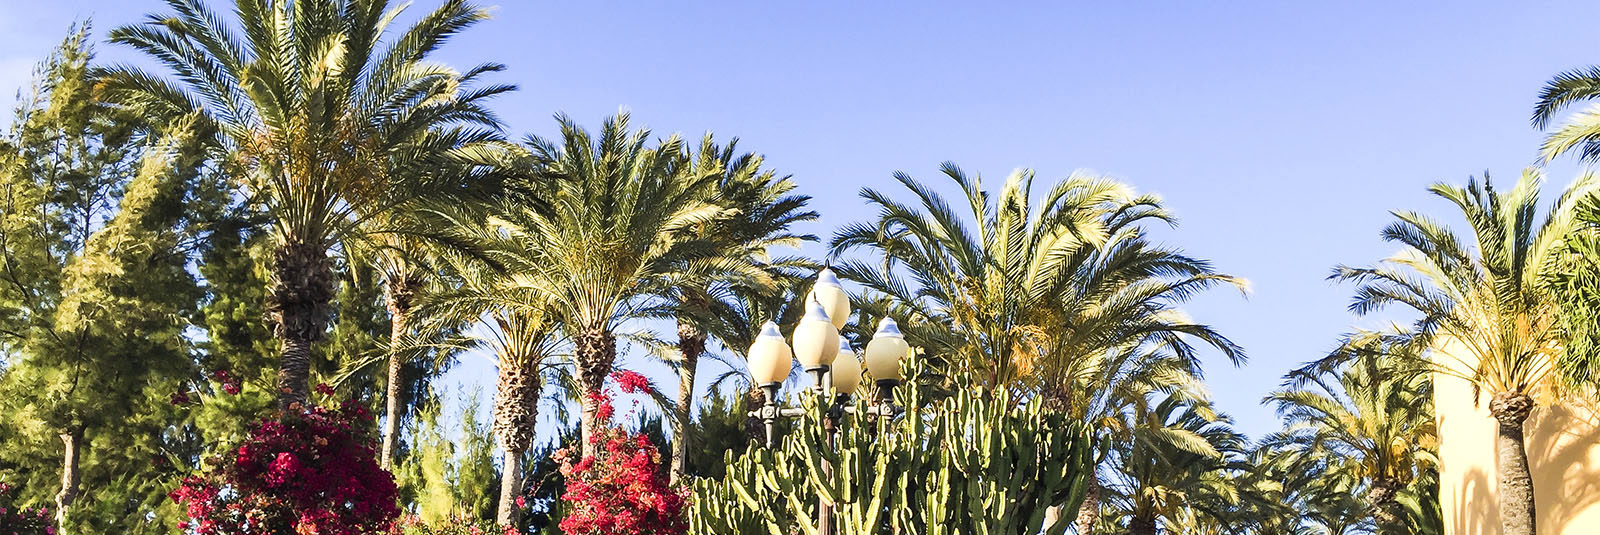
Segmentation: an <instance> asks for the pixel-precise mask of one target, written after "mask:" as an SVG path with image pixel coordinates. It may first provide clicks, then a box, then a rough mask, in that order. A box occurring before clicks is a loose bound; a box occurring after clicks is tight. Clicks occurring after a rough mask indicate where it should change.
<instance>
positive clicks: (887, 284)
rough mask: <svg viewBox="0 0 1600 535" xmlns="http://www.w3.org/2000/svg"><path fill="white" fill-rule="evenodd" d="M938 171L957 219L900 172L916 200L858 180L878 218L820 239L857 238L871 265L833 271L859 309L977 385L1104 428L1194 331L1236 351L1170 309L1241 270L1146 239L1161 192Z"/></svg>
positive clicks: (1084, 513)
mask: <svg viewBox="0 0 1600 535" xmlns="http://www.w3.org/2000/svg"><path fill="white" fill-rule="evenodd" d="M942 170H943V173H944V175H945V176H946V177H948V178H949V179H950V180H951V181H952V182H954V184H955V185H956V186H957V187H958V188H959V189H960V191H961V192H962V194H963V196H964V197H965V198H964V199H961V200H964V201H966V205H967V206H968V207H969V210H970V211H969V212H968V213H967V214H965V216H966V217H965V218H963V217H962V215H961V214H958V213H957V211H956V210H954V209H952V208H951V206H950V205H951V203H950V202H949V201H946V200H945V199H944V198H943V197H942V196H940V195H939V194H938V193H936V192H934V191H933V190H932V188H930V187H929V186H927V185H925V184H922V183H920V182H917V181H916V180H914V179H912V178H911V177H909V176H907V175H905V174H897V175H896V178H897V179H899V180H900V182H901V183H902V184H903V185H905V186H906V187H907V188H908V189H910V190H911V191H912V192H913V193H914V194H915V195H916V197H917V199H918V201H919V203H920V208H919V207H913V206H909V205H905V204H901V203H899V202H896V201H894V200H891V199H890V198H889V197H888V196H886V195H884V194H882V193H880V192H877V191H874V190H870V189H868V190H864V191H863V192H862V196H863V197H865V198H867V199H868V201H869V202H870V203H871V204H872V205H874V206H876V207H878V208H879V211H880V216H879V219H878V221H876V222H875V223H872V224H859V223H858V224H854V225H851V226H849V227H846V228H845V229H843V230H841V231H840V232H839V233H838V234H837V235H835V237H834V241H833V252H834V253H835V254H839V253H842V252H845V251H847V250H849V249H852V248H856V247H864V248H867V249H871V250H875V251H876V252H878V253H879V254H881V255H882V260H881V262H880V263H878V264H876V265H873V264H868V263H865V262H858V261H851V262H845V263H843V264H842V265H841V266H840V267H839V269H840V272H841V273H843V274H844V275H845V276H846V277H847V278H850V279H854V280H856V281H859V282H861V283H862V284H863V285H864V286H865V287H866V288H867V289H868V291H869V293H870V294H873V295H876V296H882V297H883V298H885V299H883V300H882V303H883V306H881V307H878V306H874V305H872V304H871V302H868V303H862V305H863V310H867V309H874V308H885V310H879V311H877V313H879V314H889V315H892V316H894V317H896V318H904V321H903V322H902V328H903V330H905V331H906V333H907V336H908V339H909V340H912V342H913V343H914V344H916V345H918V346H919V347H924V348H926V349H927V350H928V351H929V352H930V353H933V354H935V355H936V356H937V355H943V356H946V358H949V359H951V360H952V361H953V362H955V363H956V364H957V365H961V366H970V367H972V368H973V369H978V370H982V373H983V374H984V376H985V377H986V378H987V379H988V383H989V385H988V386H989V388H1011V389H1016V390H1017V391H1019V392H1025V393H1029V394H1037V395H1039V396H1041V398H1042V399H1043V400H1044V401H1045V402H1046V403H1049V404H1050V405H1051V406H1052V407H1054V408H1055V409H1056V410H1061V411H1065V412H1067V413H1069V414H1072V415H1074V416H1075V417H1077V418H1080V419H1082V420H1084V421H1086V422H1092V423H1093V424H1094V426H1095V427H1096V428H1097V429H1102V430H1110V429H1111V427H1109V426H1107V425H1106V422H1108V421H1110V422H1120V421H1122V420H1123V419H1122V416H1123V413H1124V410H1125V408H1126V407H1127V406H1128V404H1129V403H1132V402H1134V401H1135V400H1139V399H1142V398H1143V396H1145V395H1146V394H1148V393H1150V392H1154V391H1171V390H1172V389H1174V388H1179V387H1181V386H1183V385H1192V384H1195V383H1196V380H1195V379H1196V378H1198V377H1199V375H1200V361H1199V357H1198V355H1197V353H1196V348H1195V344H1196V342H1198V343H1199V344H1203V345H1208V346H1211V347H1214V348H1216V349H1218V350H1220V351H1221V352H1222V353H1223V354H1224V355H1226V356H1227V357H1228V358H1230V359H1231V360H1233V361H1234V362H1236V363H1237V362H1242V361H1243V359H1244V353H1243V351H1242V350H1241V349H1240V348H1239V347H1238V346H1237V345H1235V344H1233V343H1232V342H1231V341H1229V340H1228V339H1227V338H1225V337H1223V336H1221V335H1220V334H1218V333H1217V332H1215V331H1214V330H1213V329H1211V328H1210V327H1208V326H1205V325H1203V324H1199V323H1196V322H1193V321H1191V320H1189V319H1187V318H1186V317H1185V316H1184V315H1183V314H1181V312H1180V311H1179V309H1178V308H1177V305H1178V304H1180V303H1182V302H1184V301H1185V300H1187V299H1188V298H1189V297H1191V296H1193V295H1195V294H1196V293H1198V292H1200V291H1203V290H1205V289H1208V288H1211V287H1215V286H1217V285H1234V286H1238V287H1240V288H1243V284H1244V283H1243V281H1242V280H1239V279H1236V278H1233V277H1229V276H1227V275H1223V274H1220V273H1217V272H1216V271H1215V270H1214V269H1212V268H1211V266H1210V265H1209V263H1207V262H1205V261H1203V260H1198V259H1194V258H1191V257H1188V256H1186V255H1184V254H1182V253H1181V252H1179V251H1175V250H1171V249H1167V248H1163V247H1159V246H1156V245H1153V244H1151V243H1150V241H1149V239H1148V237H1147V235H1146V230H1145V228H1144V225H1145V224H1146V223H1149V222H1165V223H1171V222H1172V221H1173V216H1172V214H1171V213H1170V212H1169V211H1167V210H1166V209H1165V208H1164V207H1163V206H1162V204H1161V202H1160V200H1159V199H1157V198H1155V197H1153V196H1149V195H1137V194H1135V193H1133V192H1132V191H1131V189H1130V188H1128V187H1127V186H1125V185H1122V184H1119V183H1116V182H1113V181H1110V180H1106V179H1101V178H1096V177H1090V176H1084V175H1073V176H1071V177H1068V178H1067V179H1065V180H1063V181H1061V182H1059V183H1057V184H1056V185H1055V186H1054V187H1053V188H1052V189H1051V190H1050V192H1049V193H1048V194H1047V195H1046V196H1045V198H1044V201H1043V202H1042V203H1041V204H1040V205H1038V206H1035V205H1034V202H1035V201H1034V199H1033V198H1031V190H1032V183H1033V174H1032V172H1030V171H1026V170H1022V171H1017V172H1014V173H1013V174H1012V175H1011V176H1010V177H1008V178H1007V180H1006V183H1005V185H1004V187H1003V188H1002V189H1001V192H1000V194H999V195H998V198H997V199H991V195H990V193H989V192H986V191H984V190H983V189H982V185H981V181H980V179H979V178H978V177H969V176H968V175H967V174H966V173H964V172H963V171H962V170H961V169H959V168H957V167H956V166H955V165H953V164H949V163H946V164H945V165H944V166H943V169H942ZM902 272H903V273H905V275H901V273H902ZM907 278H909V280H907ZM891 309H892V312H891ZM1098 493H1099V488H1098V481H1095V480H1091V486H1090V488H1089V489H1088V492H1087V494H1086V496H1087V497H1086V499H1085V501H1084V503H1083V505H1082V507H1081V510H1080V512H1079V516H1078V518H1079V530H1080V531H1082V532H1086V531H1087V530H1088V529H1089V528H1090V527H1092V526H1093V525H1094V524H1095V516H1096V515H1097V514H1098V512H1099V503H1098ZM1056 514H1057V515H1059V513H1056Z"/></svg>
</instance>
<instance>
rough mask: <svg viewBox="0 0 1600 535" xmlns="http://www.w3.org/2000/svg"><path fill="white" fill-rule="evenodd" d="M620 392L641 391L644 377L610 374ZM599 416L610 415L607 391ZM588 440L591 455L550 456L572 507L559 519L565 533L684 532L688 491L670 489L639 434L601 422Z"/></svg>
mask: <svg viewBox="0 0 1600 535" xmlns="http://www.w3.org/2000/svg"><path fill="white" fill-rule="evenodd" d="M612 379H613V381H614V382H615V383H616V384H617V385H618V387H620V388H621V389H622V391H623V392H626V393H637V392H642V391H644V390H645V389H646V388H648V387H649V384H650V383H649V380H647V379H645V378H644V377H643V376H641V375H639V374H637V373H633V372H627V371H624V372H617V373H615V374H612ZM599 401H600V411H599V416H601V417H602V418H603V419H605V420H610V418H611V416H612V413H613V409H612V406H611V395H610V393H609V392H608V393H606V394H602V395H601V397H600V399H599ZM589 440H590V441H592V442H594V443H595V444H598V445H600V447H599V448H597V450H598V451H599V453H598V454H597V455H596V456H592V457H583V458H582V459H576V462H574V458H575V457H577V456H578V455H579V453H578V451H575V449H574V448H568V449H563V450H559V451H557V452H556V454H555V460H556V461H557V462H559V463H561V474H562V475H564V476H566V478H567V488H566V492H565V493H564V494H562V496H561V499H562V500H564V501H566V502H567V503H568V505H569V506H571V508H572V511H571V512H570V513H568V514H567V517H566V518H564V519H562V520H561V531H562V532H563V533H567V534H568V535H602V534H604V535H611V534H624V535H665V534H678V533H685V532H686V531H687V530H688V523H687V521H686V519H685V516H684V515H685V513H686V504H687V501H688V490H687V489H685V488H683V487H677V488H673V487H672V486H671V485H669V484H668V483H667V479H666V477H665V475H663V474H662V472H661V470H660V469H659V466H660V463H661V453H660V452H659V451H658V450H657V449H656V447H655V445H653V444H651V443H650V439H649V438H648V437H646V436H644V435H643V434H639V433H630V432H628V431H626V430H623V429H621V428H619V427H615V426H605V427H603V428H601V429H600V431H599V432H598V433H596V434H595V436H593V437H590V439H589Z"/></svg>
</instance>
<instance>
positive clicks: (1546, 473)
mask: <svg viewBox="0 0 1600 535" xmlns="http://www.w3.org/2000/svg"><path fill="white" fill-rule="evenodd" d="M1529 424H1530V425H1529V426H1528V428H1529V429H1532V430H1533V432H1532V433H1529V436H1528V443H1527V448H1528V457H1529V459H1528V461H1529V465H1530V466H1529V468H1530V469H1531V470H1532V472H1533V490H1534V500H1535V501H1536V502H1537V504H1538V507H1539V527H1540V529H1539V531H1540V532H1541V533H1557V534H1575V533H1596V532H1600V524H1597V522H1600V506H1597V504H1600V411H1597V410H1596V408H1595V406H1594V404H1593V403H1588V402H1568V403H1565V404H1562V405H1559V406H1555V407H1548V408H1544V409H1541V410H1539V411H1536V412H1535V413H1534V414H1533V416H1531V417H1530V418H1529Z"/></svg>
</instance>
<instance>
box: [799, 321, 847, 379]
mask: <svg viewBox="0 0 1600 535" xmlns="http://www.w3.org/2000/svg"><path fill="white" fill-rule="evenodd" d="M849 306H850V305H849V303H848V302H846V303H845V312H844V313H845V314H849ZM836 323H838V321H835V320H833V319H831V318H829V317H828V311H827V309H825V308H823V304H822V303H820V302H818V301H817V300H816V299H810V300H808V301H807V302H806V315H805V317H803V318H800V324H799V325H796V326H795V327H794V357H795V360H799V361H800V366H802V367H804V368H805V370H806V373H809V374H811V375H812V376H813V377H814V378H815V379H816V381H817V388H818V389H821V388H823V385H825V384H826V383H823V379H824V378H825V376H826V375H827V374H828V368H829V367H830V366H831V365H832V364H833V358H834V357H836V356H838V355H839V327H838V326H837V325H835V324H836Z"/></svg>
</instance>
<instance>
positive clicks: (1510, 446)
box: [1489, 392, 1538, 535]
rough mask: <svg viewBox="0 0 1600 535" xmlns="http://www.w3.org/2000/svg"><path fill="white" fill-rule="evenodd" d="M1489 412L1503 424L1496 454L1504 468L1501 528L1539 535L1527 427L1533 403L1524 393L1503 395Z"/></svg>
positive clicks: (1515, 534) (1506, 534) (1507, 534)
mask: <svg viewBox="0 0 1600 535" xmlns="http://www.w3.org/2000/svg"><path fill="white" fill-rule="evenodd" d="M1489 412H1490V413H1491V414H1493V415H1494V418H1495V420H1496V421H1498V422H1499V424H1500V425H1499V431H1498V432H1497V433H1496V434H1495V454H1496V456H1497V457H1498V459H1497V460H1498V462H1497V463H1496V464H1498V465H1499V466H1500V527H1501V533H1502V534H1503V535H1534V534H1535V533H1537V531H1538V529H1537V527H1538V526H1537V522H1538V520H1537V517H1536V513H1537V509H1536V508H1535V506H1534V498H1533V476H1532V474H1531V473H1530V472H1529V471H1528V451H1527V448H1526V446H1525V445H1524V443H1523V424H1524V423H1526V422H1527V420H1528V414H1529V413H1531V412H1533V399H1532V398H1530V397H1528V395H1527V394H1524V393H1521V392H1500V393H1498V394H1495V395H1494V399H1493V400H1491V401H1490V402H1489Z"/></svg>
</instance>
